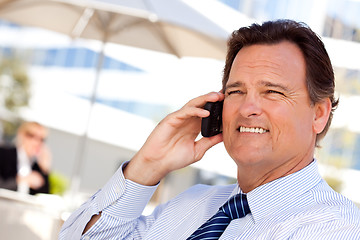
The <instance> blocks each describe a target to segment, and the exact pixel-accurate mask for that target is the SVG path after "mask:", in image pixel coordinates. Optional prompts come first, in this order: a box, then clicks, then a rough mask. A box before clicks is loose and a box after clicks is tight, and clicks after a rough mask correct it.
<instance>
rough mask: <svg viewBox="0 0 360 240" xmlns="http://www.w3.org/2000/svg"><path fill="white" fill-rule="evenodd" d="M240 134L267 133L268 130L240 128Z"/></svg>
mask: <svg viewBox="0 0 360 240" xmlns="http://www.w3.org/2000/svg"><path fill="white" fill-rule="evenodd" d="M239 130H240V132H248V133H265V132H267V131H268V130H266V129H263V128H248V127H240V129H239Z"/></svg>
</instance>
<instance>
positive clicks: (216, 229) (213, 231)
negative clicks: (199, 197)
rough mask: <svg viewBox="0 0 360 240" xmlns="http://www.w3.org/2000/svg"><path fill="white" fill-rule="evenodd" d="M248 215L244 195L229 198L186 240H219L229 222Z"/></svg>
mask: <svg viewBox="0 0 360 240" xmlns="http://www.w3.org/2000/svg"><path fill="white" fill-rule="evenodd" d="M248 213H250V208H249V204H248V202H247V199H246V195H245V194H237V195H235V196H233V197H232V198H230V199H229V200H228V201H227V202H226V203H225V204H224V205H223V206H221V207H220V208H219V211H218V212H217V213H216V214H215V215H214V216H212V217H211V218H210V219H209V220H207V221H206V222H205V223H204V224H203V225H201V226H200V227H199V228H198V229H197V230H196V231H195V232H194V233H193V234H192V235H191V236H190V237H189V238H187V240H200V239H201V240H205V239H206V240H210V239H219V237H220V236H221V234H222V233H223V232H224V231H225V228H226V227H227V226H228V225H229V223H230V222H231V220H233V219H236V218H242V217H244V216H245V215H246V214H248Z"/></svg>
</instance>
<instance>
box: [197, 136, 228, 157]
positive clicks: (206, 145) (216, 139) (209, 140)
mask: <svg viewBox="0 0 360 240" xmlns="http://www.w3.org/2000/svg"><path fill="white" fill-rule="evenodd" d="M222 141H223V135H222V133H220V134H217V135H215V136H212V137H203V138H201V139H200V140H199V141H197V142H196V143H195V160H196V162H197V161H199V160H200V159H201V158H202V157H203V156H204V154H205V153H206V151H207V150H209V149H210V148H211V147H213V146H215V145H216V144H218V143H220V142H222Z"/></svg>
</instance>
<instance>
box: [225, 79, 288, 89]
mask: <svg viewBox="0 0 360 240" xmlns="http://www.w3.org/2000/svg"><path fill="white" fill-rule="evenodd" d="M244 85H245V84H244V83H243V82H241V81H237V82H234V83H232V84H229V85H226V86H225V90H226V89H228V88H236V87H242V86H244ZM259 85H262V86H265V87H273V88H277V89H281V90H283V91H285V92H289V91H290V90H289V88H288V87H286V86H284V85H283V84H280V83H273V82H269V81H265V80H264V81H261V82H260V84H259Z"/></svg>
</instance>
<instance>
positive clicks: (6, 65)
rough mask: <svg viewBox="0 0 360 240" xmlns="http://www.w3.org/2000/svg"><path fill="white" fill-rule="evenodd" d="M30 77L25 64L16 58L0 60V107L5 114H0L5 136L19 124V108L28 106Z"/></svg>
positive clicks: (14, 130) (10, 136)
mask: <svg viewBox="0 0 360 240" xmlns="http://www.w3.org/2000/svg"><path fill="white" fill-rule="evenodd" d="M29 87H30V79H29V77H28V74H27V71H26V67H25V65H24V64H23V63H22V62H21V61H20V60H19V59H17V58H6V59H2V60H1V61H0V108H1V109H3V110H4V111H6V112H7V113H8V114H7V116H5V117H4V116H1V118H0V120H1V123H2V125H3V132H4V136H5V138H12V137H13V136H14V135H15V132H16V129H17V128H18V126H19V124H20V120H19V117H18V113H19V110H20V109H21V108H22V107H26V106H28V103H29V99H30V90H29Z"/></svg>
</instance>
